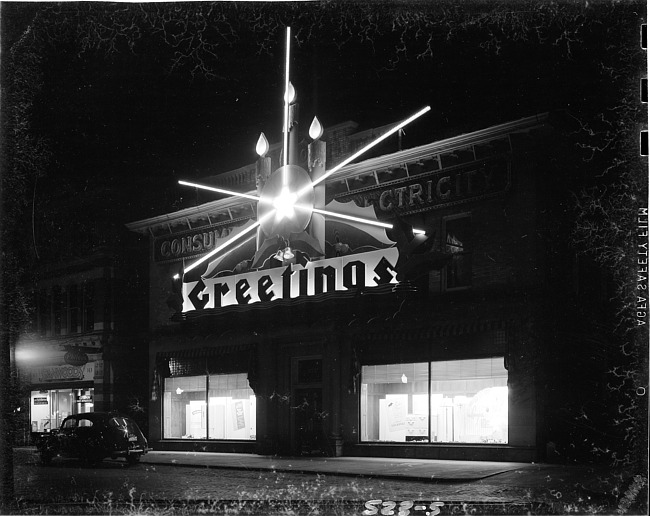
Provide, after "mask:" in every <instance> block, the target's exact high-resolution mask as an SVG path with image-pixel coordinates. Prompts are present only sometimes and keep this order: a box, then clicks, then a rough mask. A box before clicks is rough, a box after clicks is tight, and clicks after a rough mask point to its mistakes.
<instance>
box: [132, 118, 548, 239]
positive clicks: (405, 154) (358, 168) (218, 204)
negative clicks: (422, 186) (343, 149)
mask: <svg viewBox="0 0 650 516" xmlns="http://www.w3.org/2000/svg"><path fill="white" fill-rule="evenodd" d="M547 121H548V113H541V114H537V115H534V116H530V117H527V118H522V119H519V120H514V121H512V122H506V123H504V124H499V125H495V126H492V127H488V128H486V129H480V130H478V131H474V132H471V133H465V134H461V135H458V136H453V137H451V138H446V139H444V140H440V141H437V142H432V143H428V144H425V145H420V146H419V147H413V148H411V149H405V150H402V151H398V152H394V153H391V154H385V155H383V156H378V157H376V158H370V159H367V160H365V161H362V162H360V163H355V164H351V165H346V166H345V167H343V168H341V170H339V171H337V172H336V173H335V174H332V175H331V176H330V177H329V178H328V180H327V181H326V183H330V182H334V181H340V180H342V179H347V178H350V177H354V176H357V175H359V174H363V173H365V172H370V171H373V170H378V169H385V168H389V167H391V166H395V165H398V164H403V163H406V162H412V161H417V160H419V159H423V158H425V157H427V156H430V155H431V154H435V153H440V152H450V151H453V150H455V149H460V148H463V147H466V146H468V145H473V144H478V143H481V142H486V141H489V140H492V139H494V138H498V137H499V136H505V135H507V134H511V133H515V132H520V131H527V130H530V129H533V128H535V127H538V126H541V125H544V124H545V123H546V122H547ZM244 193H248V194H251V195H256V193H257V192H256V191H255V190H251V191H248V192H244ZM253 202H254V201H253ZM250 203H251V201H246V200H242V199H240V198H237V197H228V198H225V199H219V200H216V201H211V202H208V203H204V204H201V205H199V206H193V207H191V208H184V209H182V210H179V211H175V212H173V213H165V214H163V215H158V216H156V217H150V218H148V219H143V220H138V221H135V222H130V223H128V224H126V227H127V228H128V229H129V230H130V231H135V232H140V233H146V232H148V230H149V228H155V227H159V226H165V225H167V224H169V225H174V224H178V223H183V222H186V221H188V220H197V219H205V218H207V217H208V214H209V213H214V212H220V211H227V210H228V208H235V207H237V206H242V205H244V204H250Z"/></svg>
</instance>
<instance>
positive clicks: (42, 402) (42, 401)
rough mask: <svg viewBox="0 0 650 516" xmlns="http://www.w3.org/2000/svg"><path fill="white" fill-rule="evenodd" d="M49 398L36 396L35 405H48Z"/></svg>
mask: <svg viewBox="0 0 650 516" xmlns="http://www.w3.org/2000/svg"><path fill="white" fill-rule="evenodd" d="M47 404H48V401H47V398H34V405H47Z"/></svg>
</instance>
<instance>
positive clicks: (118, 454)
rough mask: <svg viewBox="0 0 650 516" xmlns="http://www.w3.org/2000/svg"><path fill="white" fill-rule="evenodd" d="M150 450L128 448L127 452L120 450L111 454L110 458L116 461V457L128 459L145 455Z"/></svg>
mask: <svg viewBox="0 0 650 516" xmlns="http://www.w3.org/2000/svg"><path fill="white" fill-rule="evenodd" d="M149 450H151V448H130V449H128V450H121V451H118V452H114V453H112V454H111V457H112V458H114V459H116V458H118V457H129V456H130V455H146V454H147V453H148V452H149Z"/></svg>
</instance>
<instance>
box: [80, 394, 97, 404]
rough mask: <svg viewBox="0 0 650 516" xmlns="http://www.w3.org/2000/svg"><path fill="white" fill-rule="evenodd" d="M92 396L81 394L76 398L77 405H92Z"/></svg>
mask: <svg viewBox="0 0 650 516" xmlns="http://www.w3.org/2000/svg"><path fill="white" fill-rule="evenodd" d="M92 402H93V395H92V394H81V395H79V396H77V403H92Z"/></svg>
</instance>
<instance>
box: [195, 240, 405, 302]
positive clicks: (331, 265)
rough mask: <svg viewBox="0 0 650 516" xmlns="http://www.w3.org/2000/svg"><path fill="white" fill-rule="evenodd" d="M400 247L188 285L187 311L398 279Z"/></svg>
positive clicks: (351, 288)
mask: <svg viewBox="0 0 650 516" xmlns="http://www.w3.org/2000/svg"><path fill="white" fill-rule="evenodd" d="M398 254H399V253H398V250H397V249H396V248H394V247H391V248H389V249H381V250H378V251H371V252H368V253H361V254H353V255H348V256H341V257H337V258H330V259H327V260H319V261H315V262H308V263H307V264H306V265H305V266H302V265H298V264H288V265H286V266H283V267H278V268H275V269H264V270H260V271H255V272H249V273H245V274H236V275H231V276H222V277H217V278H211V279H201V280H199V281H193V282H188V283H184V284H183V312H189V311H192V310H204V309H211V308H223V307H226V306H231V305H250V304H253V303H259V302H270V301H275V300H278V299H295V298H297V297H302V296H314V295H318V294H323V293H329V292H336V291H346V290H357V289H362V288H366V287H376V286H378V285H385V284H387V283H397V280H396V279H395V276H396V271H395V265H396V264H397V259H398Z"/></svg>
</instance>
